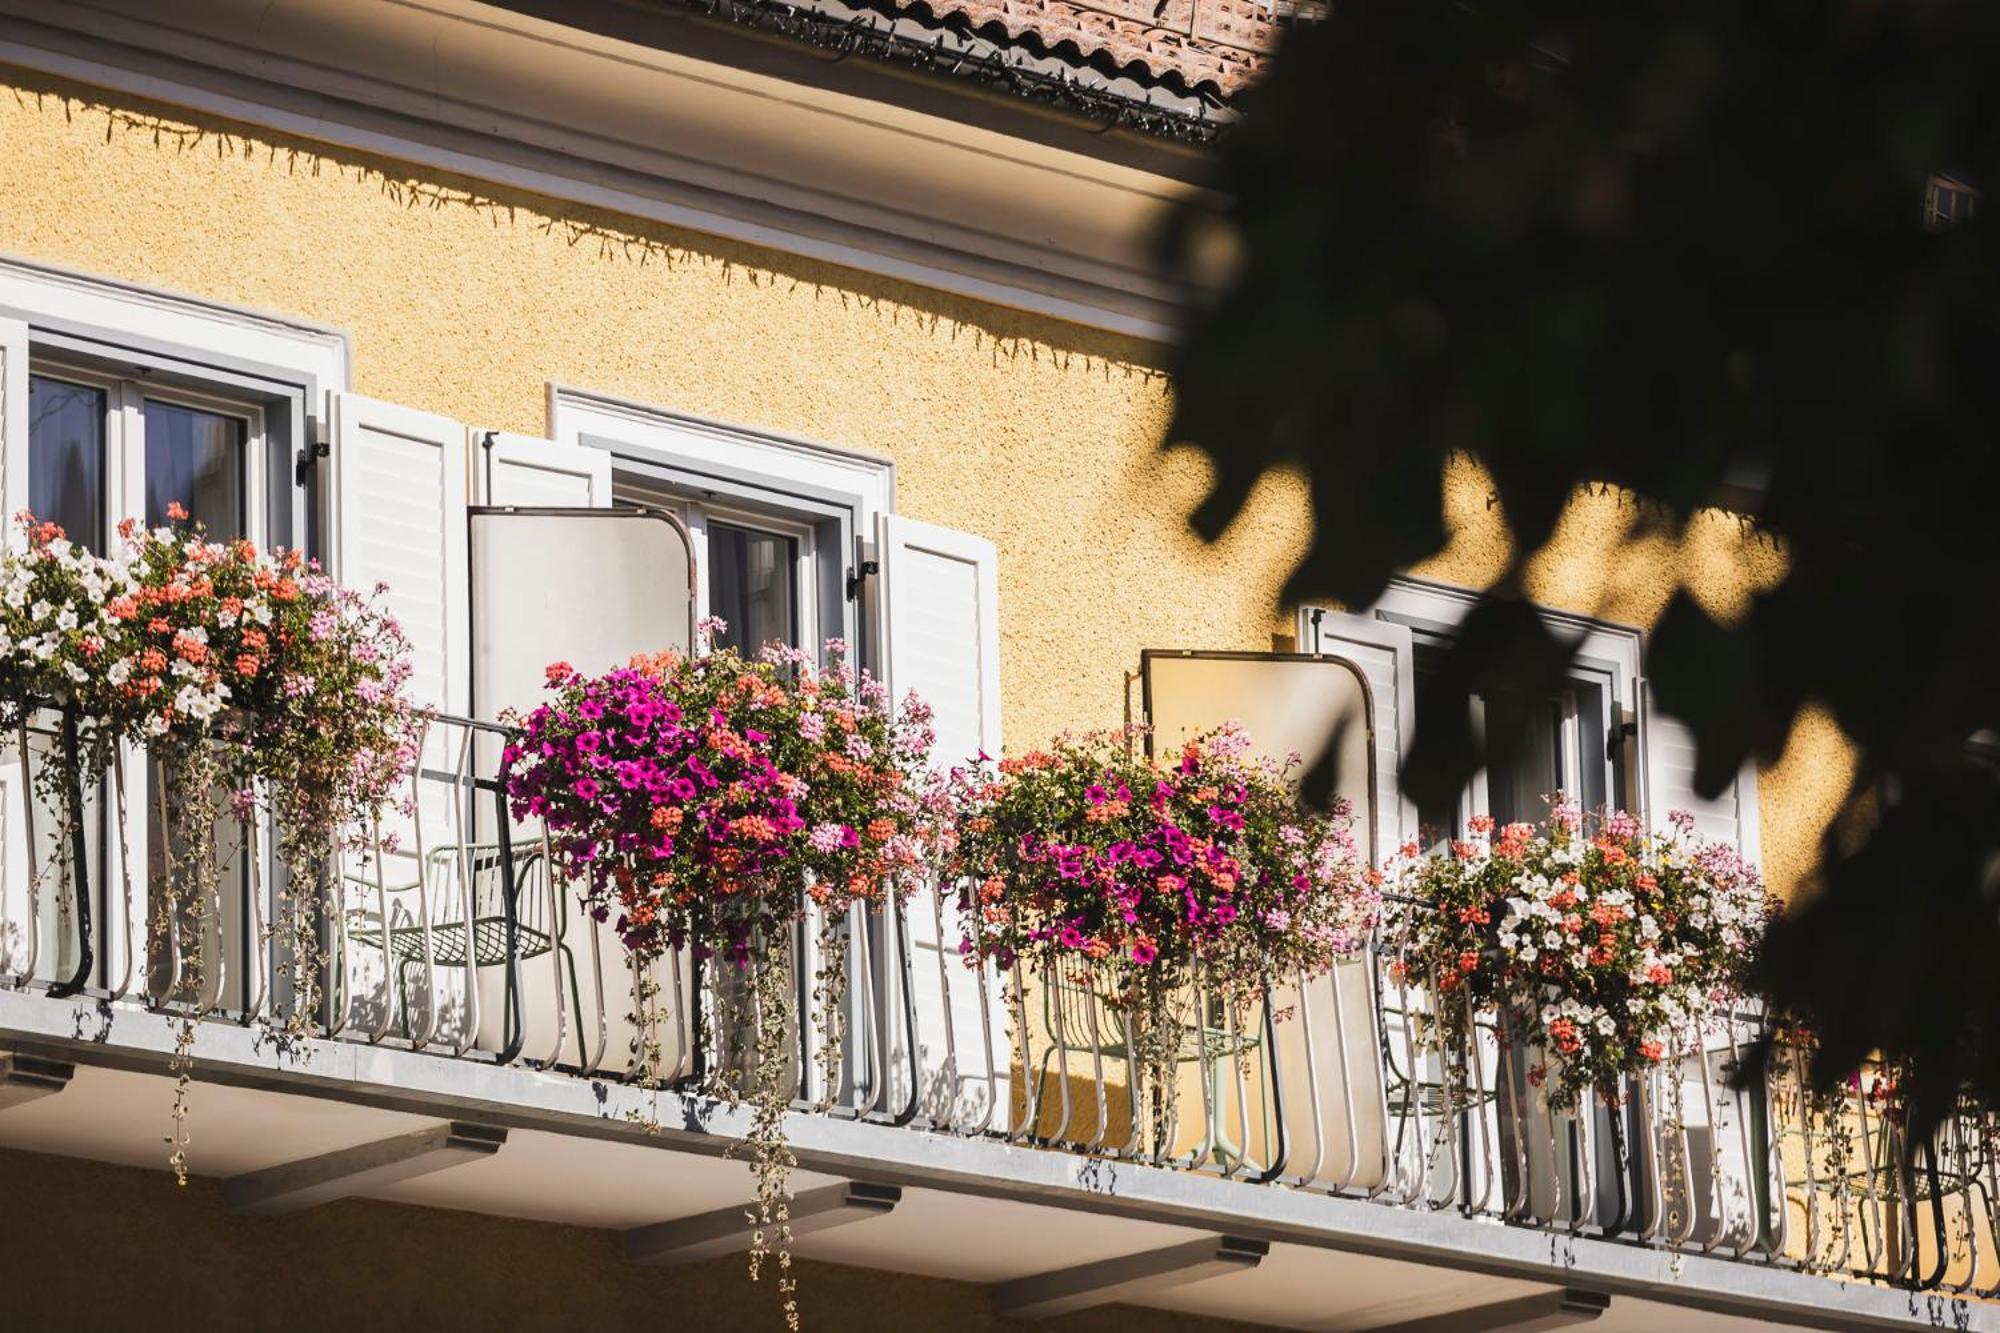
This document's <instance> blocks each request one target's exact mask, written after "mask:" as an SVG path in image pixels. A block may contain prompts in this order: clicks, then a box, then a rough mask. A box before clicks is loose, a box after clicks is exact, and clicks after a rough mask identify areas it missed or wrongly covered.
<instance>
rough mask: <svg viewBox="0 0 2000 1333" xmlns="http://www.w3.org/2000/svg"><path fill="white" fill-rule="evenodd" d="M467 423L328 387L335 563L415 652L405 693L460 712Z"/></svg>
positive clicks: (466, 676) (465, 625)
mask: <svg viewBox="0 0 2000 1333" xmlns="http://www.w3.org/2000/svg"><path fill="white" fill-rule="evenodd" d="M465 464H466V460H465V428H464V427H463V426H461V425H460V424H459V423H458V422H456V421H452V420H450V419H449V418H446V417H441V416H436V415H433V414H432V413H429V412H419V411H416V410H415V409H413V408H408V407H398V406H396V405H395V404H393V403H383V402H377V401H376V400H375V399H372V398H363V397H362V396H361V395H359V394H353V393H337V394H335V395H334V396H333V457H332V473H333V482H332V486H331V488H330V489H331V491H332V511H333V512H332V523H331V525H330V526H331V531H332V538H333V540H332V550H331V557H332V566H333V573H334V577H335V578H337V579H339V580H340V581H341V582H342V583H345V584H346V585H348V586H349V587H351V588H355V589H358V590H359V591H362V592H367V591H368V590H369V589H371V588H373V587H374V586H375V584H376V583H377V582H381V583H386V584H387V585H388V587H389V591H388V595H387V603H388V606H389V609H390V610H391V612H392V613H393V614H394V615H395V616H396V618H397V619H398V620H400V621H402V623H403V632H404V633H405V634H407V635H409V638H410V646H411V648H412V650H413V654H414V666H415V670H414V671H413V672H412V674H411V677H410V697H411V698H412V699H413V700H415V701H416V702H417V703H418V704H420V705H424V706H428V707H431V708H437V709H440V710H442V711H444V712H447V713H457V714H463V713H464V712H465V710H466V706H467V704H468V702H469V698H470V693H471V669H470V662H471V653H470V651H469V649H470V644H469V643H468V639H469V635H470V623H469V622H470V611H469V609H468V607H469V603H468V601H467V583H466V532H465V470H466V468H465Z"/></svg>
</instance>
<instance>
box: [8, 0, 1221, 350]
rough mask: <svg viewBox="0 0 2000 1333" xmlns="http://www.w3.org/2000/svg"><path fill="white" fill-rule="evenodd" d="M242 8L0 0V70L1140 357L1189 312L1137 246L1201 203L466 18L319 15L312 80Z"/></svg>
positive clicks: (647, 55)
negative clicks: (655, 228) (794, 261)
mask: <svg viewBox="0 0 2000 1333" xmlns="http://www.w3.org/2000/svg"><path fill="white" fill-rule="evenodd" d="M232 2H233V0H215V2H214V3H210V4H201V5H189V6H185V7H182V8H179V9H177V10H175V11H171V13H172V14H173V18H174V23H175V25H176V26H163V25H162V24H161V23H156V22H152V21H149V19H148V18H147V17H144V16H142V14H140V13H134V12H132V11H133V10H134V9H135V6H134V5H131V4H125V3H120V2H119V0H107V3H105V4H101V5H74V6H65V7H61V8H58V9H54V10H51V9H49V8H47V7H46V6H40V5H36V4H34V3H33V0H0V62H6V63H11V64H16V65H20V66H23V67H26V68H30V69H37V70H42V71H44V72H47V73H50V74H55V75H58V76H61V77H64V78H69V79H74V80H77V81H79V82H83V83H89V84H93V85H96V86H100V87H105V88H109V89H115V90H118V91H122V92H126V93H130V94H133V95H137V96H141V97H146V98H149V99H153V100H158V101H162V102H167V103H171V104H174V105H177V106H183V107H187V108H190V109H192V110H196V111H201V112H205V113H208V114H213V115H218V116H224V117H228V118H230V119H234V120H241V121H245V122H247V123H251V124H256V125H262V126H265V127H268V128H270V129H273V130H277V131H279V132H282V133H287V134H294V135H298V136H301V137H305V138H311V139H315V140H318V141H321V142H325V143H329V144H333V145H337V146H340V147H344V148H349V149H353V150H358V151H363V152H368V153H373V154H379V155H382V156H386V157H391V158H395V159H398V160H401V161H406V162H410V163H414V164H418V165H423V166H428V167H432V168H435V169H438V170H442V171H449V172H452V173H455V174H460V175H465V176H470V177H474V178H477V179H483V180H487V181H491V182H494V183H497V184H503V185H509V186H514V187H516V188H521V189H526V190H532V191H535V192H537V193H541V194H547V195H551V196H554V197H557V198H562V199H568V200H571V201H574V202H577V203H583V204H588V205H591V206H594V207H598V208H603V209H606V210H609V211H612V212H616V213H622V214H626V215H629V216H632V217H635V218H642V219H646V220H649V221H653V222H658V223H664V224H667V225H671V226H676V227H684V228H688V229H690V230H694V231H700V232H704V233H708V234H711V235H717V236H722V237H727V238H729V239H732V240H736V241H741V242H744V243H747V244H750V245H755V246H761V247H767V248H770V249H774V250H780V251H784V252H787V253H792V254H797V255H801V256H804V257H807V258H811V259H817V260H821V261H824V262H828V263H833V264H839V265H842V266H844V267H849V268H854V269H858V270H861V271H863V272H869V273H875V274H878V275H881V276H884V277H890V278H895V279H898V280H902V281H907V282H911V283H915V284H917V285H920V286H923V287H928V288H933V289H936V290H940V291H946V292H952V293H955V294H958V295H962V296H967V297H971V298H973V299H976V300H980V301H986V302H990V303H993V304H996V305H1003V306H1008V307H1011V308H1015V309H1020V310H1025V311H1029V312H1032V313H1036V314H1042V315H1048V316H1051V317H1054V318H1058V319H1063V320H1068V321H1071V322H1075V323H1079V324H1085V325H1089V326H1093V327H1097V328H1103V329H1106V330H1109V331H1112V332H1116V333H1122V334H1127V335H1130V336H1133V337H1138V338H1143V339H1147V340H1150V341H1165V340H1168V339H1169V338H1170V337H1171V336H1172V332H1173V327H1174V325H1175V323H1176V322H1177V320H1178V318H1179V316H1180V314H1181V312H1182V311H1183V310H1184V309H1185V308H1186V305H1187V302H1188V300H1189V299H1190V296H1191V294H1190V293H1189V292H1188V291H1187V290H1186V289H1184V288H1182V287H1179V286H1178V285H1177V284H1175V283H1173V282H1171V281H1170V280H1168V279H1167V278H1165V277H1164V276H1163V275H1161V274H1159V273H1158V272H1156V271H1154V270H1153V269H1152V268H1151V257H1150V254H1149V253H1148V249H1147V246H1148V237H1149V226H1150V222H1151V220H1153V219H1155V218H1157V217H1158V216H1159V214H1160V212H1161V211H1162V210H1163V209H1164V208H1165V207H1166V206H1167V204H1168V202H1169V201H1170V200H1173V199H1176V198H1186V197H1204V196H1197V195H1196V194H1195V192H1194V191H1193V189H1192V187H1190V186H1188V185H1186V184H1185V183H1183V182H1180V181H1175V180H1171V179H1169V178H1166V177H1161V176H1155V175H1152V174H1150V173H1147V172H1143V171H1138V170H1135V169H1133V168H1130V167H1125V166H1120V165H1116V164H1111V163H1105V162H1100V161H1097V160H1094V159H1091V158H1087V157H1083V156H1079V155H1077V154H1074V153H1067V152H1063V151H1061V150H1057V149H1053V148H1049V147H1046V146H1044V145H1038V144H1031V143H1026V142H1023V141H1020V140H1015V139H1011V138H1009V137H1007V136H1005V135H1000V134H996V133H993V132H991V131H985V130H981V129H978V128H976V127H970V126H965V125H961V124H957V123H954V122H949V121H945V120H941V119H939V118H937V117H932V116H924V115H921V114H919V113H916V112H911V111H908V110H906V109H902V108H897V107H890V106H886V105H884V104H881V103H876V102H872V101H869V100H866V99H862V98H856V97H851V96H846V95H843V94H835V93H827V92H821V91H817V90H812V89H802V88H801V87H800V86H799V85H795V84H790V83H786V82H784V81H782V80H778V79H774V78H770V77H768V76H763V75H756V74H751V73H747V72H744V71H739V70H735V69H731V68H729V67H727V66H723V65H715V64H708V63H705V62H700V61H694V60H690V59H688V58H686V57H681V56H675V55H672V54H670V53H663V52H654V51H649V50H646V49H645V48H640V47H632V46H629V45H627V44H622V43H612V42H609V41H608V40H607V39H602V38H594V37H593V38H590V39H589V40H587V41H585V40H582V39H578V40H573V41H570V42H567V43H552V42H551V41H550V40H549V36H548V33H547V32H544V31H542V30H543V29H550V30H552V31H554V32H557V33H565V32H566V31H567V30H563V29H558V28H554V27H553V25H548V24H542V23H539V21H537V20H532V19H526V18H520V17H518V16H514V15H510V14H507V13H506V12H505V11H501V10H494V9H491V8H489V7H486V6H480V5H474V4H469V3H461V2H460V0H439V2H438V3H435V4H430V5H418V4H405V5H400V6H386V5H385V6H381V7H379V9H372V8H371V9H370V10H367V11H361V10H355V9H353V8H352V7H343V8H341V9H339V10H338V11H335V12H337V13H338V14H340V15H346V16H349V17H350V18H352V16H354V15H358V14H361V13H364V12H365V13H369V14H376V13H389V14H391V15H401V16H404V17H405V18H410V17H411V16H414V19H413V20H412V21H417V20H420V21H421V23H422V24H424V25H428V26H424V27H421V28H417V29H410V30H401V29H399V30H396V31H391V32H388V33H386V34H384V33H377V32H373V31H367V30H365V29H366V25H365V24H363V23H362V22H361V21H359V20H358V19H354V20H353V21H351V22H349V23H348V25H347V27H346V28H345V29H335V28H334V27H333V26H332V25H333V24H335V22H336V19H335V18H334V17H332V16H330V14H329V13H328V12H322V13H321V14H320V15H319V18H318V21H319V22H320V24H321V26H322V27H323V28H326V29H327V30H328V31H329V32H338V33H339V34H340V35H343V36H346V37H348V38H350V39H351V40H349V41H348V42H347V43H346V45H345V47H344V48H343V47H342V46H340V45H339V44H338V43H335V42H333V41H331V39H329V40H328V41H325V42H322V43H321V44H320V45H319V46H318V47H316V48H306V49H314V51H315V54H316V56H318V57H319V59H320V61H321V62H323V63H307V62H304V61H302V60H300V59H298V58H296V57H294V56H293V55H291V54H290V53H289V50H286V49H274V48H273V47H272V45H271V44H272V43H274V42H275V41H276V39H277V37H278V36H279V35H280V34H274V33H272V32H270V31H268V29H269V27H270V24H269V23H267V22H264V20H263V18H262V17H260V19H259V21H258V23H255V24H252V23H247V22H245V23H232V22H228V21H225V20H227V19H228V18H229V17H230V16H231V14H233V9H232V7H231V5H232ZM326 5H327V0H305V3H303V4H296V5H292V6H288V7H287V8H286V9H285V10H284V11H278V13H279V15H280V16H289V17H291V18H293V19H297V17H298V16H299V15H300V14H301V13H302V12H307V11H312V10H314V9H316V8H317V9H318V10H320V11H326ZM136 8H138V9H140V10H141V11H143V10H144V7H136ZM154 12H155V13H157V12H158V11H154ZM404 28H405V29H408V28H409V25H408V24H407V23H406V24H405V25H404ZM416 35H422V36H424V37H425V38H426V39H427V40H426V44H425V50H426V51H427V52H432V53H433V54H434V57H435V59H436V60H437V61H438V62H439V63H438V64H437V65H435V66H433V65H431V64H429V63H426V65H425V66H424V69H423V75H424V76H425V77H423V78H421V80H420V79H419V77H418V74H417V72H416V71H415V70H413V69H406V68H401V65H402V63H403V58H404V57H407V56H408V54H409V52H408V51H407V50H405V49H404V48H405V47H407V46H408V45H409V44H410V43H411V42H412V41H413V40H414V37H415V36H416ZM448 39H449V40H448ZM259 42H261V43H264V44H263V45H257V44H255V43H259ZM397 43H401V45H397ZM296 49H300V48H299V47H298V46H297V45H296V43H295V44H294V45H293V46H292V47H291V48H290V50H296ZM635 53H637V54H635ZM447 55H449V57H450V58H451V60H452V61H454V62H456V63H454V64H450V65H447V64H446V63H445V61H446V57H447ZM431 58H432V57H431V56H427V61H428V60H429V59H431ZM530 72H532V79H531V81H528V82H523V80H524V79H528V78H529V75H530ZM441 86H449V87H450V88H451V89H452V91H453V92H455V93H456V94H457V96H448V95H443V94H442V93H441V92H440V87H441ZM530 93H532V94H533V97H532V99H531V98H530V97H529V94H530ZM475 99H480V100H475ZM527 106H532V109H533V110H534V111H535V112H536V114H534V115H527V114H523V108H524V107H527ZM729 135H733V136H734V141H731V140H730V139H729V138H728V136H729ZM666 144H673V145H675V146H676V147H678V148H679V149H681V150H683V151H672V150H670V149H668V148H666V147H664V146H663V145H666ZM753 160H754V162H755V166H756V167H757V168H759V169H752V165H751V164H752V163H753ZM1024 238H1026V239H1024Z"/></svg>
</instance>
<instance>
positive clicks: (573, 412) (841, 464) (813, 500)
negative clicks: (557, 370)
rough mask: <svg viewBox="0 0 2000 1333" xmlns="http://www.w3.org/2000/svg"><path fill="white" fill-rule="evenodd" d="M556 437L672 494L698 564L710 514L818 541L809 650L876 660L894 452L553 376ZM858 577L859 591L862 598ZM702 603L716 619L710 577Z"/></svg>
mask: <svg viewBox="0 0 2000 1333" xmlns="http://www.w3.org/2000/svg"><path fill="white" fill-rule="evenodd" d="M548 433H549V437H550V438H551V439H554V440H556V441H557V442H559V443H562V444H568V445H576V446H580V447H585V448H598V449H607V450H609V451H610V452H611V453H612V455H613V475H614V479H615V480H614V485H620V486H636V487H637V488H638V489H642V490H645V491H648V492H651V493H653V494H655V495H658V496H659V497H661V498H662V499H670V500H671V501H672V502H673V503H674V504H675V505H676V506H677V507H678V509H679V512H680V514H681V516H682V518H683V519H684V520H686V522H687V524H688V529H689V535H690V536H691V537H692V538H693V544H694V554H695V560H696V567H697V569H698V570H704V571H705V569H706V567H707V554H708V552H707V524H706V517H705V516H711V515H712V516H713V517H715V518H717V519H721V520H722V521H724V522H729V523H734V524H739V525H741V526H745V527H751V528H758V529H761V530H764V531H769V532H779V533H783V534H785V535H787V536H804V537H805V538H807V539H808V540H802V541H801V542H800V544H799V585H798V586H799V597H798V603H799V608H800V614H799V622H800V624H799V637H800V646H801V647H803V648H805V649H806V650H807V651H809V652H815V653H816V652H817V651H818V650H819V648H820V646H821V645H822V643H823V642H824V640H825V639H827V638H829V637H834V636H839V637H844V638H846V639H848V640H849V642H851V643H856V644H859V645H860V651H861V655H862V657H863V660H864V663H865V664H867V665H871V666H872V665H874V664H875V659H876V657H877V655H878V646H877V645H875V644H873V643H872V642H871V638H870V635H869V634H868V633H866V632H865V630H864V627H866V626H872V625H875V624H878V623H879V622H880V616H879V609H878V607H877V605H876V598H877V589H876V587H875V584H876V582H877V581H876V580H874V579H870V578H867V577H866V574H867V570H868V565H869V563H870V562H872V561H874V559H875V550H874V543H875V526H876V519H877V517H878V516H879V515H881V514H885V513H893V512H894V511H895V501H896V465H895V463H894V462H893V461H892V460H890V459H888V458H883V457H880V456H878V455H874V454H867V453H862V452H859V451H856V450H851V449H843V448H840V447H838V446H835V445H828V444H823V443H820V442H817V441H813V440H805V439H801V438H799V437H797V436H792V435H786V434H782V433H780V432H775V431H765V430H757V429H754V428H751V427H747V426H739V425H733V424H731V423H728V422H722V421H716V420H713V419H711V418H707V417H701V416H695V415H692V414H689V413H685V412H677V411H674V410H673V409H671V408H665V407H660V406H657V405H654V404H649V403H642V402H636V401H634V400H632V399H627V398H619V397H616V396H613V395H609V394H602V393H597V392H594V391H591V390H588V389H580V388H575V387H571V386H567V385H561V384H553V383H552V384H550V386H549V407H548ZM835 530H838V531H839V532H840V533H841V534H842V535H841V539H840V540H838V541H835V540H832V539H831V534H832V533H833V532H834V531H835ZM850 580H854V581H855V582H854V586H855V587H856V588H857V589H858V590H859V592H858V595H856V596H852V597H850V596H848V594H847V587H848V584H849V581H850ZM695 599H696V611H697V614H698V615H702V616H706V615H707V614H708V611H709V607H708V581H707V578H706V575H705V573H704V574H703V575H702V576H701V577H698V578H697V579H696V581H695ZM836 607H838V609H839V614H838V615H835V614H834V609H835V608H836Z"/></svg>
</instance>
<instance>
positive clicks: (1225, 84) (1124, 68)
mask: <svg viewBox="0 0 2000 1333" xmlns="http://www.w3.org/2000/svg"><path fill="white" fill-rule="evenodd" d="M1274 3H1275V0H1274ZM883 7H884V8H887V9H890V10H892V11H894V12H897V13H907V14H912V15H917V16H921V17H926V18H929V19H931V20H933V21H937V22H945V23H952V24H958V25H963V26H965V27H968V28H970V29H972V30H973V31H975V32H978V33H980V34H981V35H983V36H986V37H989V38H990V39H992V40H994V41H996V42H998V41H1005V42H1009V43H1013V44H1015V45H1020V46H1024V47H1026V48H1028V49H1030V50H1032V51H1035V52H1036V53H1037V54H1056V55H1064V56H1069V57H1071V58H1073V59H1078V60H1081V61H1085V62H1088V63H1090V64H1092V65H1096V66H1099V67H1100V68H1106V69H1107V70H1108V71H1109V72H1111V73H1114V74H1135V75H1137V76H1139V77H1141V78H1144V79H1148V80H1150V81H1152V82H1155V83H1160V84H1164V85H1166V86H1167V87H1169V88H1174V89H1175V90H1177V91H1182V92H1206V93H1208V94H1209V95H1211V96H1215V97H1220V98H1224V99H1227V98H1229V97H1233V96H1234V95H1235V94H1236V93H1237V92H1239V91H1240V90H1241V89H1242V88H1244V87H1245V86H1246V85H1248V84H1249V83H1250V82H1251V81H1253V80H1254V79H1256V78H1257V76H1258V75H1259V74H1261V73H1262V72H1263V69H1264V65H1265V62H1266V60H1267V59H1268V58H1269V56H1270V53H1271V49H1272V48H1273V47H1274V46H1275V45H1276V44H1277V39H1278V33H1279V30H1280V27H1281V24H1280V23H1279V21H1278V19H1279V15H1281V14H1284V15H1289V14H1291V13H1292V12H1293V11H1294V10H1295V9H1296V10H1299V11H1306V10H1308V9H1310V8H1312V7H1313V6H1312V4H1311V0H1306V2H1305V3H1299V4H1296V5H1295V4H1292V3H1275V8H1267V7H1266V5H1265V3H1264V0H884V3H883Z"/></svg>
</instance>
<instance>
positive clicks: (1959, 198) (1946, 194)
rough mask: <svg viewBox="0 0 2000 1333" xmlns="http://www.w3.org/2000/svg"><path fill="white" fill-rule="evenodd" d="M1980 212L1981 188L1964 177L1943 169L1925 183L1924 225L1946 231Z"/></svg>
mask: <svg viewBox="0 0 2000 1333" xmlns="http://www.w3.org/2000/svg"><path fill="white" fill-rule="evenodd" d="M1978 212H1979V190H1978V189H1977V187H1975V186H1973V185H1971V184H1969V183H1967V182H1966V181H1965V180H1964V179H1963V178H1962V177H1960V176H1957V175H1953V174H1948V173H1939V174H1938V175H1935V176H1933V177H1931V178H1930V180H1929V181H1928V182H1926V183H1925V185H1924V227H1925V229H1926V230H1929V231H1943V230H1944V229H1945V228H1946V227H1949V226H1951V225H1952V224H1953V223H1956V222H1964V221H1966V220H1967V219H1969V218H1972V217H1975V216H1977V215H1978Z"/></svg>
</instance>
